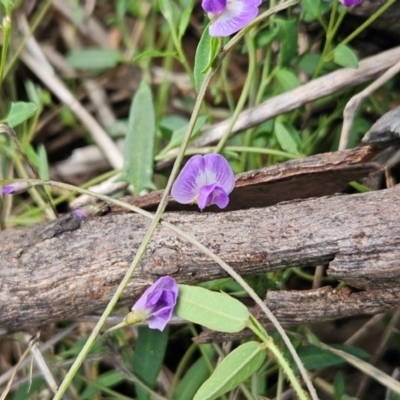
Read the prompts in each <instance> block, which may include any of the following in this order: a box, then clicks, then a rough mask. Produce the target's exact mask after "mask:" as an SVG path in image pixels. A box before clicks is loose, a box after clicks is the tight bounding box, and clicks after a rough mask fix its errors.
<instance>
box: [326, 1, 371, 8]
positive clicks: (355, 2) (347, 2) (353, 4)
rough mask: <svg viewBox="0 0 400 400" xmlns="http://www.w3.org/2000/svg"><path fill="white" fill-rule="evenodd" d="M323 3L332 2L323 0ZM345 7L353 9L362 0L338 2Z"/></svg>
mask: <svg viewBox="0 0 400 400" xmlns="http://www.w3.org/2000/svg"><path fill="white" fill-rule="evenodd" d="M324 1H332V0H324ZM339 1H340V2H341V3H342V4H343V5H344V6H345V7H353V6H357V5H358V4H360V3H361V2H362V1H363V0H339Z"/></svg>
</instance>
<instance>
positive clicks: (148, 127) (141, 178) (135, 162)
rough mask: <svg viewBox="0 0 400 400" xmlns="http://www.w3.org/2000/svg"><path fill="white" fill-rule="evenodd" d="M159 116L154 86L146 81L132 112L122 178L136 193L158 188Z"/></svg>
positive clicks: (138, 91) (139, 90)
mask: <svg viewBox="0 0 400 400" xmlns="http://www.w3.org/2000/svg"><path fill="white" fill-rule="evenodd" d="M155 138H156V116H155V111H154V105H153V96H152V93H151V88H150V86H149V85H148V84H147V82H146V81H144V80H143V81H142V82H141V84H140V86H139V88H138V90H137V91H136V94H135V97H134V98H133V101H132V104H131V109H130V111H129V121H128V133H127V135H126V140H125V153H124V166H123V169H122V174H121V177H120V180H121V181H126V182H129V183H130V184H132V185H133V187H134V192H135V194H139V193H140V192H141V191H142V190H143V189H156V187H155V185H154V183H153V166H154V154H153V153H154V142H155Z"/></svg>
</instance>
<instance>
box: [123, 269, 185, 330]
mask: <svg viewBox="0 0 400 400" xmlns="http://www.w3.org/2000/svg"><path fill="white" fill-rule="evenodd" d="M177 298H178V285H177V283H176V282H175V279H174V278H171V277H170V276H163V277H161V278H160V279H158V280H157V281H156V282H154V283H153V284H152V285H151V286H150V287H149V288H147V289H146V290H145V292H144V293H143V294H142V295H141V296H140V298H139V300H138V301H137V302H136V303H135V304H134V306H133V307H132V311H133V313H130V314H135V315H132V316H130V318H128V319H127V322H128V324H129V322H130V320H132V321H135V322H138V321H142V322H147V324H148V325H149V328H151V329H158V330H160V331H162V330H164V328H165V326H166V325H167V323H168V322H169V320H170V319H171V317H172V313H173V311H174V308H175V305H176V301H177ZM128 315H129V314H128Z"/></svg>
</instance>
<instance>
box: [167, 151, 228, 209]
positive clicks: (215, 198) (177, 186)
mask: <svg viewBox="0 0 400 400" xmlns="http://www.w3.org/2000/svg"><path fill="white" fill-rule="evenodd" d="M234 187H235V176H234V175H233V172H232V168H231V167H230V165H229V163H228V161H227V160H226V159H225V158H224V157H222V156H221V155H219V154H206V155H205V156H200V155H197V156H193V157H192V158H191V159H189V161H188V162H187V163H186V164H185V166H184V167H183V168H182V171H181V173H180V174H179V175H178V177H177V178H176V181H175V182H174V184H173V186H172V191H171V195H172V197H173V198H174V199H175V200H176V201H177V202H178V203H181V204H191V203H197V205H198V206H199V208H200V210H203V209H204V208H205V207H207V206H209V205H211V204H216V205H217V206H218V207H219V208H225V207H226V206H227V205H228V203H229V197H228V195H229V193H231V192H232V190H233V188H234Z"/></svg>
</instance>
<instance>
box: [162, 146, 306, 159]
mask: <svg viewBox="0 0 400 400" xmlns="http://www.w3.org/2000/svg"><path fill="white" fill-rule="evenodd" d="M214 149H215V147H211V146H210V147H196V148H189V149H187V150H186V151H185V156H192V155H195V154H208V153H211V152H212V151H213V150H214ZM224 152H225V153H229V152H238V153H240V152H243V153H256V154H266V155H272V156H278V157H285V158H288V159H293V160H295V159H298V158H301V155H299V154H292V153H286V152H284V151H281V150H275V149H265V148H261V147H244V146H226V147H225V148H224ZM175 154H177V152H172V151H171V152H168V153H166V154H159V155H157V156H156V157H155V160H156V161H162V160H167V159H170V158H172V157H174V156H175Z"/></svg>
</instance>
